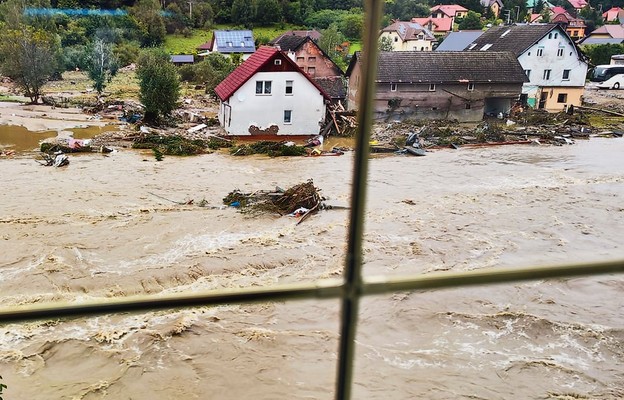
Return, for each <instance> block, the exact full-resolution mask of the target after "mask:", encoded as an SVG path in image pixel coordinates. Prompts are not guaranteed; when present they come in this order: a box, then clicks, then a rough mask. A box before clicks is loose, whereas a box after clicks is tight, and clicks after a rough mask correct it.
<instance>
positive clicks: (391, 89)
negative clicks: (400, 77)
mask: <svg viewBox="0 0 624 400" xmlns="http://www.w3.org/2000/svg"><path fill="white" fill-rule="evenodd" d="M390 91H391V92H396V91H397V84H396V83H391V84H390Z"/></svg>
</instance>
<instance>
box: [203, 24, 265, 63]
mask: <svg viewBox="0 0 624 400" xmlns="http://www.w3.org/2000/svg"><path fill="white" fill-rule="evenodd" d="M197 51H198V56H206V55H208V54H210V53H220V54H223V55H224V56H231V55H232V54H242V58H243V60H246V59H248V58H249V56H251V55H252V54H253V53H254V52H255V51H256V44H255V42H254V37H253V32H251V31H250V30H242V31H230V30H225V31H219V30H216V31H213V34H212V39H210V41H208V42H206V43H203V44H201V45H199V46H198V47H197Z"/></svg>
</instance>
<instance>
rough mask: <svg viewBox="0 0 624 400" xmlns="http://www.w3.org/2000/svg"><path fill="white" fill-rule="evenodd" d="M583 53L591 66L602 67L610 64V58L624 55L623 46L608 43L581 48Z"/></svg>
mask: <svg viewBox="0 0 624 400" xmlns="http://www.w3.org/2000/svg"><path fill="white" fill-rule="evenodd" d="M583 52H584V53H585V55H586V56H587V57H589V61H590V62H591V63H592V64H593V65H604V64H610V63H611V56H614V55H616V54H624V45H622V44H615V43H608V44H592V45H588V46H583Z"/></svg>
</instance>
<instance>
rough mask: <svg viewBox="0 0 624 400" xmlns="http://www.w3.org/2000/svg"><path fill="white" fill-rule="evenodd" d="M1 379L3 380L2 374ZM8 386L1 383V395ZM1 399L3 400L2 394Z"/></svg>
mask: <svg viewBox="0 0 624 400" xmlns="http://www.w3.org/2000/svg"><path fill="white" fill-rule="evenodd" d="M0 381H2V375H0ZM6 388H7V385H5V384H4V383H0V395H1V394H2V393H3V392H4V389H6ZM0 400H2V396H0Z"/></svg>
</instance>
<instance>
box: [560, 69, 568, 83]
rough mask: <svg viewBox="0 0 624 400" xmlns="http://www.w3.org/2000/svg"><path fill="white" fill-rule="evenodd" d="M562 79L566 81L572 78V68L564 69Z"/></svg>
mask: <svg viewBox="0 0 624 400" xmlns="http://www.w3.org/2000/svg"><path fill="white" fill-rule="evenodd" d="M561 79H563V80H564V81H569V80H570V70H569V69H564V70H563V76H562V77H561Z"/></svg>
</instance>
